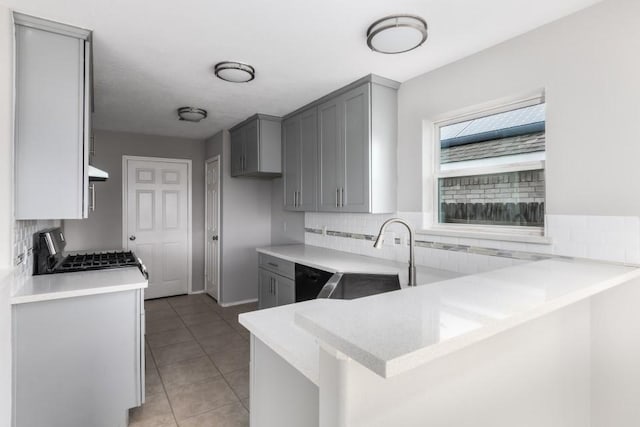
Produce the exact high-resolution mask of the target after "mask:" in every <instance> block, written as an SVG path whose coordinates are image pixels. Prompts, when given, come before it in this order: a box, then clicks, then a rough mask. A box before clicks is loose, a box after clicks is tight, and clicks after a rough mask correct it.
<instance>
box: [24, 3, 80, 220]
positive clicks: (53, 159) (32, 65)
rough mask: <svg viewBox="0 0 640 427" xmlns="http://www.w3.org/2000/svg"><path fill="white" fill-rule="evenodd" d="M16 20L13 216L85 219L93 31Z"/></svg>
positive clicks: (30, 20) (40, 20) (32, 18)
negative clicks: (53, 189)
mask: <svg viewBox="0 0 640 427" xmlns="http://www.w3.org/2000/svg"><path fill="white" fill-rule="evenodd" d="M14 21H15V43H16V49H15V70H16V72H15V74H16V79H15V80H16V81H15V187H16V189H15V216H16V219H82V218H86V217H87V215H88V209H89V206H88V199H89V177H88V164H89V147H88V144H89V137H90V131H91V125H90V123H91V32H90V31H88V30H85V29H81V28H76V27H71V26H68V25H64V24H58V23H55V22H51V21H47V20H43V19H39V18H35V17H31V16H28V15H23V14H20V13H14ZM52 188H55V189H63V190H61V191H52Z"/></svg>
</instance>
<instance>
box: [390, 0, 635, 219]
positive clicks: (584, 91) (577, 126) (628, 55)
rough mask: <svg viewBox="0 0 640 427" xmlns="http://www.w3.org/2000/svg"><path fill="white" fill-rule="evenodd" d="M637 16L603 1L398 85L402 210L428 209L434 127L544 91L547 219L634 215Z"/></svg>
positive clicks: (625, 5) (627, 1)
mask: <svg viewBox="0 0 640 427" xmlns="http://www.w3.org/2000/svg"><path fill="white" fill-rule="evenodd" d="M639 16H640V2H639V1H637V0H609V1H605V2H603V3H600V4H597V5H596V6H594V7H591V8H588V9H585V10H583V11H581V12H578V13H577V14H575V15H572V16H569V17H567V18H565V19H562V20H559V21H556V22H554V23H551V24H549V25H546V26H544V27H541V28H539V29H537V30H534V31H532V32H530V33H527V34H524V35H522V36H520V37H517V38H515V39H512V40H510V41H507V42H505V43H502V44H500V45H498V46H495V47H492V48H490V49H487V50H485V51H483V52H480V53H478V54H475V55H473V56H470V57H468V58H466V59H463V60H461V61H458V62H456V63H453V64H450V65H447V66H444V67H442V68H440V69H438V70H435V71H432V72H429V73H426V74H423V75H421V76H419V77H416V78H414V79H412V80H409V81H407V82H405V83H403V84H402V86H401V87H400V91H399V98H398V101H399V116H398V118H399V131H398V174H399V187H398V190H399V191H398V210H399V211H422V210H423V208H424V210H425V211H429V212H431V211H432V209H433V202H432V196H433V191H432V189H433V178H432V172H433V171H432V167H431V165H432V164H433V162H432V157H431V156H432V153H433V150H432V148H433V147H432V144H431V141H430V140H429V139H430V135H431V129H432V128H431V125H430V123H429V121H430V120H434V119H437V118H440V119H442V118H445V117H446V115H447V113H449V112H454V111H460V110H462V109H465V108H467V107H469V106H474V105H480V104H483V103H487V102H490V101H492V100H497V99H501V98H505V97H513V96H515V95H518V94H524V93H527V92H531V91H535V90H538V89H546V98H547V132H546V137H547V141H546V143H547V173H546V177H547V182H548V185H547V213H550V214H582V215H639V214H640V197H638V194H640V167H638V159H640V144H639V143H638V141H640V127H639V126H638V118H639V117H638V102H639V101H638V100H639V99H640V79H639V76H640V54H638V52H640V26H639V25H638V17H639ZM423 49H428V44H427V45H426V48H423ZM423 126H424V128H423ZM615 183H625V184H624V185H615Z"/></svg>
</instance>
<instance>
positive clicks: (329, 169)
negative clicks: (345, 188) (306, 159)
mask: <svg viewBox="0 0 640 427" xmlns="http://www.w3.org/2000/svg"><path fill="white" fill-rule="evenodd" d="M339 120H340V98H339V97H338V98H336V99H332V100H329V101H327V102H325V103H324V104H322V105H320V106H319V107H318V129H319V133H318V151H319V153H320V164H319V169H320V180H319V186H318V193H319V195H320V203H319V210H320V211H323V212H336V211H339V209H340V204H339V197H340V194H339V187H340V184H339V183H341V182H342V176H341V172H342V171H343V170H344V168H342V167H340V165H344V160H343V158H342V156H341V155H340V154H341V153H340V124H339Z"/></svg>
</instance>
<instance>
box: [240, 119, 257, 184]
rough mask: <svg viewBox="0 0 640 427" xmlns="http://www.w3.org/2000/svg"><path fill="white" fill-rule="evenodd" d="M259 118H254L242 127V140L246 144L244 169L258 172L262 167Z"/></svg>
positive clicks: (247, 171)
mask: <svg viewBox="0 0 640 427" xmlns="http://www.w3.org/2000/svg"><path fill="white" fill-rule="evenodd" d="M258 123H259V121H258V120H253V121H251V122H249V123H247V124H246V125H245V126H243V127H242V140H243V141H242V142H243V144H244V171H243V173H245V174H247V173H256V172H258V170H259V168H260V147H259V145H258V144H259V138H258V131H259V129H258V126H259V124H258Z"/></svg>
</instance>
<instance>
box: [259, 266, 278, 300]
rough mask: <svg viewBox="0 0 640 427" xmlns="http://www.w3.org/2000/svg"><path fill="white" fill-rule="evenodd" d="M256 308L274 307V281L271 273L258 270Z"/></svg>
mask: <svg viewBox="0 0 640 427" xmlns="http://www.w3.org/2000/svg"><path fill="white" fill-rule="evenodd" d="M258 271H259V274H258V293H259V295H258V308H259V309H263V308H270V307H275V305H276V279H275V275H274V274H273V273H270V272H268V271H267V270H264V269H262V268H260V269H258Z"/></svg>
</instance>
